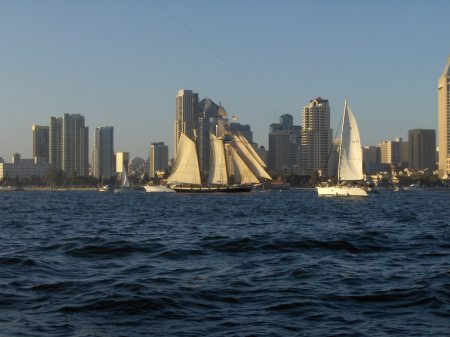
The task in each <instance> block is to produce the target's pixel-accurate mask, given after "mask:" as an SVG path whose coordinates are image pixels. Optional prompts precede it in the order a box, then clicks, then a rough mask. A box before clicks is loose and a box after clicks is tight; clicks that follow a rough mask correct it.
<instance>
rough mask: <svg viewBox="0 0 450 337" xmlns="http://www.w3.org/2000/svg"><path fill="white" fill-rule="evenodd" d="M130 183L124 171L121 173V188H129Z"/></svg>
mask: <svg viewBox="0 0 450 337" xmlns="http://www.w3.org/2000/svg"><path fill="white" fill-rule="evenodd" d="M129 187H130V181H129V180H128V175H127V172H126V171H125V170H124V171H123V173H122V188H129Z"/></svg>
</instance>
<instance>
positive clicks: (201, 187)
mask: <svg viewBox="0 0 450 337" xmlns="http://www.w3.org/2000/svg"><path fill="white" fill-rule="evenodd" d="M210 141H211V153H210V155H211V156H210V157H211V160H210V165H209V174H208V177H207V179H206V181H205V183H203V182H202V179H201V172H200V166H199V161H198V156H197V150H196V146H195V142H194V141H193V140H191V139H190V138H189V137H187V136H186V135H185V134H181V137H180V142H179V145H178V153H177V157H176V159H175V163H174V166H173V168H172V173H171V175H170V176H169V178H168V179H167V183H168V185H169V186H170V188H172V189H173V190H175V191H176V192H189V193H208V192H223V193H233V192H249V191H251V189H252V186H253V185H254V184H259V183H260V179H262V180H264V179H267V180H269V179H271V178H270V176H269V175H268V174H267V172H266V171H265V168H264V167H265V164H264V162H263V161H262V160H261V158H260V157H259V156H258V155H257V154H256V152H254V153H252V152H251V151H250V150H249V149H248V148H247V145H246V143H248V141H247V140H246V139H245V137H242V136H234V137H233V138H232V140H231V141H226V142H225V141H224V139H223V137H216V136H215V135H213V134H210ZM248 146H250V144H248ZM261 163H262V164H263V165H264V167H263V165H261Z"/></svg>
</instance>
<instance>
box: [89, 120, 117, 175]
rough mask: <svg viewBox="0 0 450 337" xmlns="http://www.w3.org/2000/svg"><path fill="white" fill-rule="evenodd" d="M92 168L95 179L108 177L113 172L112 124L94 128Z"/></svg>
mask: <svg viewBox="0 0 450 337" xmlns="http://www.w3.org/2000/svg"><path fill="white" fill-rule="evenodd" d="M92 169H93V175H94V177H96V178H97V179H102V178H106V179H108V178H111V177H112V175H113V174H114V171H115V163H114V128H113V127H112V126H99V127H97V128H96V129H95V136H94V151H93V161H92Z"/></svg>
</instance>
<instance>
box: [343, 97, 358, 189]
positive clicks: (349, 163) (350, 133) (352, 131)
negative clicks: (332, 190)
mask: <svg viewBox="0 0 450 337" xmlns="http://www.w3.org/2000/svg"><path fill="white" fill-rule="evenodd" d="M342 123H343V124H342V136H341V150H340V161H339V180H340V181H342V180H347V181H355V180H363V179H364V176H363V171H362V150H361V141H360V138H359V130H358V125H357V124H356V119H355V117H354V116H353V113H352V110H351V109H350V107H349V106H348V105H347V101H345V107H344V116H343V122H342Z"/></svg>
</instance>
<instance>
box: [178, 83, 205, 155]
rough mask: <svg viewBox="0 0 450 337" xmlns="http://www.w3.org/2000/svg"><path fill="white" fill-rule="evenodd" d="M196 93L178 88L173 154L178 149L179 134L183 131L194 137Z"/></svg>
mask: <svg viewBox="0 0 450 337" xmlns="http://www.w3.org/2000/svg"><path fill="white" fill-rule="evenodd" d="M198 117H199V108H198V94H197V93H194V92H193V91H192V90H184V89H182V90H180V91H178V94H177V96H176V118H175V135H174V145H175V156H176V153H177V150H178V142H179V140H180V136H181V134H182V133H184V134H185V135H186V136H188V137H189V138H191V139H192V140H194V139H195V137H196V136H197V135H196V133H197V129H198Z"/></svg>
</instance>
